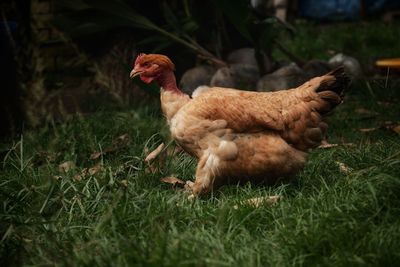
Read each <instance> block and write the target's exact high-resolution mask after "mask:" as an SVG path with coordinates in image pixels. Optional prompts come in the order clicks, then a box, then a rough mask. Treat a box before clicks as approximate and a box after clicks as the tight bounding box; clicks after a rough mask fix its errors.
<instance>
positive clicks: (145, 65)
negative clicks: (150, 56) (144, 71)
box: [142, 62, 150, 68]
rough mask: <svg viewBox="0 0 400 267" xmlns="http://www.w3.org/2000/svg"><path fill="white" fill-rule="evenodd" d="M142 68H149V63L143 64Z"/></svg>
mask: <svg viewBox="0 0 400 267" xmlns="http://www.w3.org/2000/svg"><path fill="white" fill-rule="evenodd" d="M142 66H143V67H145V68H147V67H150V63H149V62H146V63H143V65H142Z"/></svg>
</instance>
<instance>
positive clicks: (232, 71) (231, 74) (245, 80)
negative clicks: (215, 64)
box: [210, 64, 260, 90]
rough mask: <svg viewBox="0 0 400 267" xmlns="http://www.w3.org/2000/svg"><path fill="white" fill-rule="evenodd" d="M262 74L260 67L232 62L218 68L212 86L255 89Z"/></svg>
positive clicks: (212, 79)
mask: <svg viewBox="0 0 400 267" xmlns="http://www.w3.org/2000/svg"><path fill="white" fill-rule="evenodd" d="M259 77H260V74H259V72H258V68H257V67H256V66H254V65H248V64H232V65H230V66H229V67H222V68H220V69H218V70H217V72H216V73H215V74H214V76H213V77H212V78H211V83H210V85H211V86H217V87H227V88H237V89H245V90H254V89H255V86H256V83H257V80H258V79H259Z"/></svg>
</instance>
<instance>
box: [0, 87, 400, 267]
mask: <svg viewBox="0 0 400 267" xmlns="http://www.w3.org/2000/svg"><path fill="white" fill-rule="evenodd" d="M372 93H373V94H374V96H373V97H372V96H371V95H370V92H368V91H367V90H365V91H364V92H360V91H359V90H357V89H353V91H352V92H350V93H349V96H348V98H347V100H346V102H345V104H344V105H342V106H341V107H339V108H338V110H337V112H336V113H335V114H334V115H333V116H332V117H331V118H330V125H331V129H330V132H329V133H330V140H331V142H352V143H354V144H355V145H354V146H350V147H346V146H339V147H334V148H331V149H317V150H314V151H313V152H312V154H311V156H310V160H309V163H308V165H307V167H306V168H305V169H304V171H302V172H301V173H300V174H299V175H298V176H297V177H296V178H295V180H294V181H293V182H292V183H289V184H284V185H277V186H273V187H255V186H250V185H248V186H244V187H236V186H226V187H224V188H222V189H221V190H219V191H218V192H216V193H215V194H214V195H212V196H210V197H206V198H202V199H196V200H194V201H189V200H187V196H186V195H185V194H183V193H181V192H176V191H174V190H172V189H171V188H170V186H169V185H165V184H161V182H159V180H158V179H159V178H160V177H163V176H166V175H170V174H173V173H176V174H178V176H180V177H182V178H185V179H191V178H192V177H193V173H194V172H193V171H194V161H193V160H192V159H191V158H189V157H188V156H186V155H184V154H178V155H176V156H174V157H170V158H168V160H167V162H166V165H165V166H164V167H162V168H160V169H159V170H158V171H156V172H155V173H148V171H146V166H145V165H144V163H143V158H144V156H145V152H144V150H145V147H146V146H147V147H148V148H150V149H153V148H155V147H156V146H157V145H158V144H159V143H161V142H162V141H164V142H167V141H168V135H167V130H166V127H165V123H164V121H163V120H162V119H161V116H160V114H159V111H158V110H157V109H152V108H145V107H143V108H140V109H138V110H127V111H124V112H100V113H98V114H93V115H91V116H87V117H81V116H77V117H75V118H73V119H71V120H69V121H67V122H64V123H61V124H54V125H49V126H47V127H44V128H42V129H39V130H36V131H29V132H26V133H25V134H24V135H23V136H21V138H20V139H18V140H14V141H13V142H11V143H10V142H8V143H5V144H3V148H6V150H5V152H4V153H3V157H4V161H3V162H2V166H1V168H2V171H1V174H0V181H1V185H0V192H1V197H2V207H1V210H0V216H1V220H0V225H1V228H0V229H1V235H0V240H1V241H0V242H1V243H0V244H1V247H0V248H1V250H0V251H1V254H0V255H1V256H2V263H1V265H2V266H6V265H14V266H18V265H24V266H25V265H27V266H38V265H40V266H53V265H57V266H93V265H99V266H110V265H114V266H126V265H139V266H175V265H182V266H268V265H273V266H293V265H295V266H310V265H330V266H349V265H354V266H356V265H373V266H377V265H382V266H383V265H385V266H393V265H396V263H397V262H398V261H399V260H400V253H399V251H400V221H399V219H400V177H399V173H400V138H399V136H398V135H397V134H396V133H394V132H391V131H389V130H386V129H380V130H377V131H373V132H370V133H361V132H360V131H358V129H359V128H363V127H375V126H378V125H380V124H381V123H382V122H383V121H386V120H396V119H398V117H397V116H398V114H400V110H399V107H398V105H395V104H393V106H391V108H387V107H385V106H382V105H383V104H382V103H381V102H382V101H390V102H391V103H396V101H398V100H399V93H398V91H397V92H396V91H395V90H386V91H385V90H378V89H376V90H373V91H372ZM378 102H379V103H381V104H378ZM397 103H398V102H397ZM385 105H390V103H385ZM361 107H362V108H366V109H368V110H370V111H373V112H377V115H372V116H367V117H366V116H365V114H363V113H361V114H358V113H357V112H355V110H356V109H357V108H361ZM122 134H128V135H129V137H130V143H129V145H127V146H122V147H120V149H118V150H116V151H114V152H112V153H109V154H105V155H103V156H102V157H100V158H99V159H97V160H91V159H90V155H91V154H92V153H93V152H94V151H99V150H101V149H103V150H104V149H105V148H107V147H110V146H112V142H113V140H114V139H116V137H118V136H120V135H122ZM68 161H72V162H74V163H75V165H76V167H75V168H72V169H71V170H70V171H69V172H64V171H62V170H59V164H61V163H63V162H68ZM336 162H342V163H345V164H346V165H347V166H349V167H350V168H352V171H351V172H350V173H349V174H344V173H341V171H340V170H339V167H338V165H337V164H336ZM97 163H101V164H103V168H102V169H101V170H100V171H98V172H97V173H95V174H93V175H86V176H85V177H84V179H82V180H79V179H77V178H76V177H77V176H76V174H79V173H81V172H82V169H84V168H88V167H92V166H94V165H96V164H97ZM271 195H282V196H283V197H284V198H283V199H282V200H281V201H279V202H278V203H277V204H276V205H274V206H272V207H268V206H261V207H259V208H255V207H252V206H249V205H240V202H241V201H243V200H246V199H249V198H252V197H258V196H271ZM237 204H239V208H238V209H234V208H233V206H234V205H237Z"/></svg>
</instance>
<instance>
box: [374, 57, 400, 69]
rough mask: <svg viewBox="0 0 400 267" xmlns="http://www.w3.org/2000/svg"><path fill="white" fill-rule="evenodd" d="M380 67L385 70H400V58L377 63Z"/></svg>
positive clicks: (382, 60)
mask: <svg viewBox="0 0 400 267" xmlns="http://www.w3.org/2000/svg"><path fill="white" fill-rule="evenodd" d="M376 65H377V66H378V67H384V68H400V58H387V59H380V60H377V61H376Z"/></svg>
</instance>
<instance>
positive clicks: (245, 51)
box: [227, 48, 257, 66]
mask: <svg viewBox="0 0 400 267" xmlns="http://www.w3.org/2000/svg"><path fill="white" fill-rule="evenodd" d="M227 62H228V64H246V65H252V66H257V60H256V57H255V56H254V48H241V49H237V50H234V51H232V52H231V53H230V54H229V55H228V58H227Z"/></svg>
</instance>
